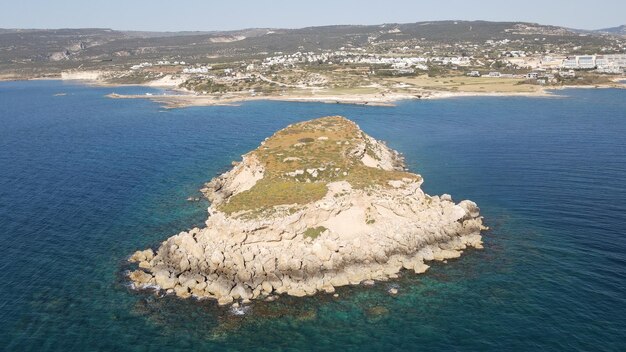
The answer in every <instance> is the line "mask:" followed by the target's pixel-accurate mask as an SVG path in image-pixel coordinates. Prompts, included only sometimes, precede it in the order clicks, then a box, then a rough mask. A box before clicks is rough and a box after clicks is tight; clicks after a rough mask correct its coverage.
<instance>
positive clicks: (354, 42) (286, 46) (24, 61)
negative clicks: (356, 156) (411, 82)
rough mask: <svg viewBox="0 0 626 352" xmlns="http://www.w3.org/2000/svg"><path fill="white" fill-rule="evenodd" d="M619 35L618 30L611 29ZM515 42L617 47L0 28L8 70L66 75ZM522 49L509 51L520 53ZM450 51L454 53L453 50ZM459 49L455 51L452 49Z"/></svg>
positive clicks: (533, 34) (522, 30)
mask: <svg viewBox="0 0 626 352" xmlns="http://www.w3.org/2000/svg"><path fill="white" fill-rule="evenodd" d="M611 30H612V29H611ZM504 39H507V40H509V41H516V42H517V43H523V44H520V45H518V46H519V49H520V50H532V51H541V50H544V49H545V47H544V45H552V46H553V47H562V46H563V45H570V44H572V43H574V44H575V45H576V46H578V47H580V48H582V49H581V50H587V49H589V50H592V51H594V50H595V48H597V47H602V46H606V45H611V42H610V41H611V39H610V36H608V35H606V34H604V33H599V32H598V33H595V32H590V33H585V35H581V33H580V32H576V31H574V30H571V29H566V28H563V27H557V26H547V25H540V24H536V23H524V22H487V21H431V22H417V23H404V24H398V23H387V24H381V25H335V26H322V27H308V28H300V29H270V28H252V29H242V30H235V31H214V32H141V31H119V30H112V29H103V28H90V29H0V71H7V70H8V71H11V70H13V71H15V70H27V71H28V70H30V71H33V70H34V71H36V72H41V71H46V72H59V71H60V70H64V69H68V68H75V67H79V66H80V67H101V66H102V65H103V63H106V65H120V64H127V63H131V62H133V63H137V62H141V61H151V60H152V61H153V60H161V59H163V58H172V59H179V60H184V61H186V62H191V63H193V62H225V61H237V60H241V59H246V58H260V57H266V56H267V55H271V54H273V53H275V52H285V53H294V52H297V51H301V52H308V51H315V52H319V51H321V50H331V51H332V50H339V49H341V48H347V49H349V48H355V47H357V48H368V51H370V52H387V51H388V50H389V49H390V48H394V47H416V46H427V47H432V46H433V45H438V44H442V45H443V47H448V48H453V47H454V45H456V44H459V43H464V44H472V45H479V46H480V45H484V44H485V42H486V41H488V40H493V41H501V40H504ZM513 49H515V48H509V50H513ZM446 50H447V49H446ZM450 50H453V49H449V50H447V51H450Z"/></svg>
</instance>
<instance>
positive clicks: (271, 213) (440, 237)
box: [129, 117, 484, 304]
mask: <svg viewBox="0 0 626 352" xmlns="http://www.w3.org/2000/svg"><path fill="white" fill-rule="evenodd" d="M421 184H422V178H421V177H420V176H419V175H416V174H412V173H408V172H405V171H404V170H403V163H402V159H401V157H400V156H399V154H398V153H397V152H395V151H393V150H391V149H389V148H388V147H387V146H386V145H384V144H383V143H381V142H378V141H376V140H375V139H373V138H371V137H369V136H367V135H366V134H365V133H363V132H362V131H361V130H360V129H359V128H358V126H357V125H356V124H354V123H353V122H351V121H349V120H347V119H345V118H342V117H326V118H321V119H316V120H312V121H308V122H303V123H299V124H294V125H291V126H288V127H287V128H285V129H283V130H281V131H279V132H277V133H276V134H275V135H274V136H272V137H270V138H268V139H266V140H265V141H264V142H263V143H262V144H261V146H260V147H259V148H258V149H256V150H254V151H252V152H250V153H248V154H246V155H244V156H243V160H242V161H241V162H240V163H238V164H236V165H235V166H234V167H233V169H232V170H231V171H229V172H227V173H225V174H223V175H221V176H219V177H216V178H215V179H213V180H212V181H211V182H209V183H208V184H207V186H206V188H205V189H203V192H204V193H205V195H206V196H207V197H208V198H209V199H210V200H211V202H212V204H211V206H210V208H209V214H210V216H209V218H208V220H207V221H206V227H205V228H202V229H199V228H194V229H192V230H190V231H185V232H181V233H179V234H178V235H175V236H173V237H170V238H169V239H167V240H166V241H164V242H163V243H162V244H161V245H160V247H159V248H158V250H157V251H156V253H154V252H153V251H152V250H151V249H147V250H145V251H138V252H136V253H135V254H133V255H132V256H131V258H130V259H129V260H130V261H131V262H136V263H138V269H137V270H135V271H132V272H131V273H130V274H129V277H130V279H131V280H132V282H133V283H134V285H135V287H137V288H142V287H148V286H158V287H159V288H160V289H163V290H167V291H169V292H171V293H175V294H176V295H177V296H179V297H182V298H186V297H191V296H195V297H198V298H213V299H216V300H217V301H218V303H219V304H229V303H231V302H233V301H235V300H242V301H248V300H251V299H258V298H266V297H270V299H271V297H272V296H273V295H276V294H283V293H286V294H289V295H294V296H305V295H312V294H314V293H316V292H319V291H325V292H334V288H335V287H338V286H344V285H350V284H359V283H361V282H363V281H366V280H387V279H389V278H395V277H397V274H398V272H399V271H400V270H402V269H409V270H413V271H415V272H416V273H423V272H424V271H426V270H427V269H428V267H429V266H428V265H427V264H426V263H427V262H428V261H432V260H445V259H447V258H456V257H459V256H460V255H461V253H462V251H463V250H465V249H466V248H467V247H475V248H482V246H481V235H480V232H481V230H482V229H484V227H483V224H482V218H481V217H480V215H479V209H478V207H477V206H476V204H475V203H473V202H471V201H468V200H465V201H462V202H460V203H458V204H455V203H454V202H453V201H452V199H451V197H450V196H449V195H443V196H440V197H439V196H433V197H431V196H428V195H426V194H424V192H423V191H422V190H421V189H420V185H421Z"/></svg>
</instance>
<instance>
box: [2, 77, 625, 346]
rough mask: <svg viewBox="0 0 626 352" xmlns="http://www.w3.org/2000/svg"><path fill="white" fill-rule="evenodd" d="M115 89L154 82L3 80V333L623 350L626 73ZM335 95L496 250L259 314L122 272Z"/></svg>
mask: <svg viewBox="0 0 626 352" xmlns="http://www.w3.org/2000/svg"><path fill="white" fill-rule="evenodd" d="M112 91H116V92H120V93H138V94H143V93H144V92H148V91H150V90H148V89H146V88H133V87H129V88H115V89H111V88H90V87H85V86H79V85H72V84H65V83H61V82H54V81H52V82H50V81H47V82H5V83H0V248H2V255H0V283H1V284H0V297H2V299H1V300H0V349H1V350H7V351H68V350H129V351H156V350H167V351H175V350H190V349H192V350H226V351H238V350H267V351H276V350H284V351H298V350H319V351H323V350H335V349H337V350H359V351H380V350H393V351H395V350H397V351H406V350H416V351H420V350H424V351H429V350H482V351H487V350H491V351H502V350H512V351H513V350H515V351H525V350H531V351H535V350H539V349H542V350H579V351H590V350H594V351H595V350H606V351H624V350H626V91H624V90H568V91H563V92H560V93H559V94H562V96H561V97H559V98H550V99H546V98H534V99H533V98H462V99H450V100H439V101H414V102H403V103H400V104H398V106H397V107H393V108H387V107H359V106H347V105H328V104H303V103H280V102H253V103H246V104H243V105H242V106H238V107H203V108H188V109H178V110H169V111H165V110H163V109H162V108H160V107H159V106H157V105H155V104H153V103H151V102H148V101H143V100H112V99H107V98H105V97H104V95H105V94H108V93H110V92H112ZM155 92H156V93H158V91H155ZM56 93H67V95H65V96H54V95H55V94H56ZM336 114H340V115H344V116H347V117H349V118H351V119H354V120H355V121H357V122H358V123H359V125H360V126H361V127H362V128H363V129H364V130H365V131H366V132H367V133H369V134H371V135H372V136H374V137H376V138H379V139H383V140H386V141H388V143H389V145H390V146H391V147H393V148H395V149H398V150H400V151H401V152H403V153H404V154H405V156H406V159H407V162H408V165H409V167H410V168H411V169H412V170H413V171H416V172H419V173H421V174H422V175H423V176H424V178H425V181H426V182H425V185H424V188H425V190H426V191H427V192H428V193H431V194H441V193H450V194H452V195H453V197H454V198H455V199H456V200H461V199H465V198H468V199H472V200H474V201H476V202H477V203H478V204H479V205H480V206H481V209H482V213H483V215H484V216H485V218H486V222H487V224H488V225H489V226H491V227H492V230H490V231H488V232H487V233H485V242H486V246H485V249H484V250H482V251H468V252H466V253H465V255H464V256H463V257H462V258H461V259H459V260H454V261H449V263H448V264H435V265H434V266H433V267H432V268H431V270H429V271H428V272H427V273H426V274H425V275H420V276H415V275H411V274H409V273H405V274H404V275H403V276H402V277H401V278H400V279H399V280H396V281H393V282H387V283H379V284H377V285H376V286H374V287H373V288H364V287H349V288H342V289H340V290H339V291H338V292H339V293H340V298H339V299H333V298H332V297H328V296H323V295H322V296H317V297H314V298H305V299H293V298H288V297H284V298H281V299H280V300H279V301H278V302H275V303H273V304H254V305H252V306H251V307H250V308H249V309H248V310H247V311H246V312H245V313H246V314H244V315H235V314H233V312H230V311H228V310H225V309H218V308H217V307H215V306H214V304H210V303H206V302H204V303H200V302H195V301H192V300H188V301H181V300H177V299H175V298H171V297H166V298H162V299H157V298H155V297H154V296H153V295H150V294H147V293H136V292H133V291H130V290H129V289H128V288H127V287H126V285H125V281H124V279H123V275H122V272H123V270H124V269H125V266H124V262H125V259H126V257H127V255H129V254H130V253H132V252H133V251H134V250H136V249H141V248H145V247H147V246H154V245H157V244H158V243H159V242H160V241H162V240H164V239H165V238H167V237H169V236H171V235H173V234H175V233H177V232H178V231H181V230H184V229H186V228H189V227H192V226H198V225H201V224H202V223H203V221H204V220H205V217H206V206H207V204H206V203H205V202H198V203H190V202H187V201H186V198H187V197H189V196H195V195H197V190H198V189H199V188H200V187H201V185H202V183H203V182H204V181H207V180H209V179H210V178H212V177H213V176H215V175H217V174H219V173H221V172H223V171H225V170H227V169H228V166H229V165H230V162H231V161H232V160H237V159H238V158H239V156H240V155H241V154H243V153H245V152H246V151H248V150H250V149H252V148H255V147H256V146H257V145H258V143H259V142H260V141H262V140H263V139H264V138H265V137H266V136H268V135H270V134H272V133H273V132H274V131H275V130H278V129H280V128H282V127H284V126H286V125H287V124H289V123H292V122H295V121H300V120H305V119H309V118H314V117H319V116H325V115H336ZM391 285H394V286H397V287H398V288H399V290H400V295H399V296H398V297H397V298H392V297H390V296H388V295H387V294H386V293H385V291H386V290H387V289H388V288H389V287H390V286H391Z"/></svg>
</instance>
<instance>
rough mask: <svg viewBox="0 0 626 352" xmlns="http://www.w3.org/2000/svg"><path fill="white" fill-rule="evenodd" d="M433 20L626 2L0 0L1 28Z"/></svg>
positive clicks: (610, 14) (590, 18)
mask: <svg viewBox="0 0 626 352" xmlns="http://www.w3.org/2000/svg"><path fill="white" fill-rule="evenodd" d="M435 20H487V21H525V22H536V23H541V24H551V25H558V26H564V27H570V28H578V29H599V28H606V27H614V26H618V25H622V24H626V1H625V0H608V1H602V0H596V1H589V0H567V1H565V0H522V1H503V0H482V1H478V0H413V1H410V0H385V1H381V0H378V1H370V0H360V1H358V0H308V1H302V0H273V1H267V0H265V1H264V0H256V1H253V0H226V1H215V0H205V1H200V0H197V1H193V0H169V1H164V0H151V1H147V0H105V1H90V0H2V1H0V28H96V27H97V28H113V29H118V30H142V31H211V30H233V29H243V28H266V27H270V28H301V27H308V26H320V25H332V24H382V23H410V22H419V21H435Z"/></svg>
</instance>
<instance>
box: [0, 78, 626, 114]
mask: <svg viewBox="0 0 626 352" xmlns="http://www.w3.org/2000/svg"><path fill="white" fill-rule="evenodd" d="M100 74H101V72H93V73H91V72H87V73H85V74H72V75H65V74H62V75H58V76H54V77H33V78H25V77H17V76H8V75H3V76H2V75H0V82H2V81H13V82H14V81H31V80H32V81H36V80H60V81H68V82H75V83H79V84H84V85H88V86H96V87H111V88H115V87H127V86H135V87H146V88H160V89H166V90H168V91H171V92H174V93H175V94H167V93H164V94H161V95H149V94H147V93H146V94H145V95H140V94H134V95H124V94H117V93H115V92H113V93H110V94H107V95H106V96H107V97H108V98H112V99H149V100H152V101H153V102H155V103H159V104H161V105H163V107H164V108H166V109H176V108H185V107H194V106H233V105H238V104H241V103H245V102H249V101H283V102H315V103H325V104H350V105H364V106H395V104H396V103H398V102H400V101H405V100H431V99H450V98H462V97H544V98H555V97H557V95H556V94H555V93H554V92H556V91H560V90H565V89H605V88H617V89H625V88H626V84H624V83H623V82H624V81H625V80H626V77H618V78H614V79H613V80H612V81H613V83H611V84H602V85H568V86H549V87H543V86H541V87H537V89H536V90H534V91H528V92H510V91H509V92H504V91H484V92H483V91H465V92H463V91H453V90H436V89H423V88H420V90H419V91H415V92H395V93H384V92H376V93H370V94H324V93H325V92H324V90H323V89H316V90H311V91H310V94H302V93H295V92H286V93H284V94H268V95H263V94H250V93H239V92H230V93H223V94H197V93H192V92H190V91H187V90H184V89H180V88H178V83H179V81H180V80H179V79H169V78H168V79H160V80H157V81H150V82H145V83H137V84H123V83H108V82H105V81H103V80H102V79H98V76H99V75H100Z"/></svg>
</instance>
